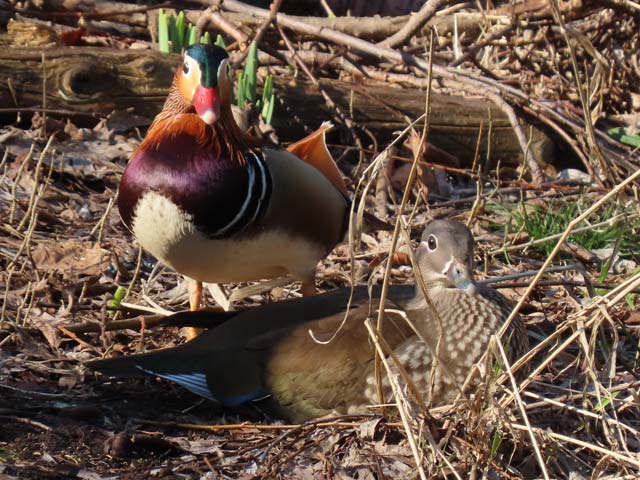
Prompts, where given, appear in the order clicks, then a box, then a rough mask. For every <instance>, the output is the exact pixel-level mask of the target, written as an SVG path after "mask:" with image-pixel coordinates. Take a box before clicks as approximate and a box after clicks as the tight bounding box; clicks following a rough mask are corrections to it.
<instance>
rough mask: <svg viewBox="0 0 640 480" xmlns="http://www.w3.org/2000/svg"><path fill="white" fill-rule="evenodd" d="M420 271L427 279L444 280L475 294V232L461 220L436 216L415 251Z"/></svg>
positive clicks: (432, 280)
mask: <svg viewBox="0 0 640 480" xmlns="http://www.w3.org/2000/svg"><path fill="white" fill-rule="evenodd" d="M416 256H417V260H418V265H419V267H420V274H421V275H422V276H423V277H424V278H425V280H426V281H427V283H429V282H434V281H444V282H445V283H448V284H450V285H451V286H455V287H457V288H459V289H461V290H464V291H465V292H467V293H469V294H470V295H473V294H474V293H475V292H476V285H475V283H474V281H473V235H472V234H471V231H470V230H469V229H468V228H467V227H466V226H465V225H463V224H462V223H460V222H457V221H454V220H434V221H432V222H431V223H429V224H428V225H427V226H426V227H425V229H424V232H423V233H422V238H421V240H420V245H419V246H418V249H417V252H416Z"/></svg>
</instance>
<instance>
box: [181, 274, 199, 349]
mask: <svg viewBox="0 0 640 480" xmlns="http://www.w3.org/2000/svg"><path fill="white" fill-rule="evenodd" d="M187 281H188V282H189V286H188V288H189V310H191V311H192V312H197V311H198V310H200V303H201V302H202V282H198V281H197V280H194V279H192V278H189V279H187ZM182 330H183V334H184V336H185V337H186V339H187V340H193V339H194V338H196V337H197V336H198V335H199V334H200V329H199V328H195V327H185V328H183V329H182Z"/></svg>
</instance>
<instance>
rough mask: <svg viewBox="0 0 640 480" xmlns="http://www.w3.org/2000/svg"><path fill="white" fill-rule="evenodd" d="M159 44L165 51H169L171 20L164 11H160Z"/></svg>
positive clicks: (162, 50)
mask: <svg viewBox="0 0 640 480" xmlns="http://www.w3.org/2000/svg"><path fill="white" fill-rule="evenodd" d="M158 46H159V47H160V51H161V52H163V53H169V21H168V20H167V16H166V15H165V13H164V11H163V10H162V9H160V11H159V12H158Z"/></svg>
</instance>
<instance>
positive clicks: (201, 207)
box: [118, 133, 264, 237]
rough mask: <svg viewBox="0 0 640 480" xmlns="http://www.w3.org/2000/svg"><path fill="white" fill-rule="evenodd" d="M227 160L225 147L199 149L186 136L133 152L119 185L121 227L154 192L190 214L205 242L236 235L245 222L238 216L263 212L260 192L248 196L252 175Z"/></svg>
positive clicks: (128, 222)
mask: <svg viewBox="0 0 640 480" xmlns="http://www.w3.org/2000/svg"><path fill="white" fill-rule="evenodd" d="M229 157H230V155H229V154H228V152H227V151H226V149H225V148H224V147H222V148H220V149H218V148H216V147H215V146H214V147H213V148H210V147H207V146H202V145H199V144H198V143H197V142H196V141H195V139H194V138H193V137H192V136H190V135H188V134H187V133H179V134H177V135H175V136H171V137H169V138H166V139H163V140H161V141H160V142H159V143H158V144H157V146H155V148H145V149H142V148H141V149H138V150H137V151H136V153H135V154H134V156H133V158H132V159H131V161H130V162H129V165H128V166H127V168H126V170H125V172H124V175H123V177H122V180H121V181H120V190H119V194H118V208H119V210H120V215H121V216H122V219H123V220H124V222H125V224H126V225H127V226H129V228H131V227H132V224H133V217H134V215H135V212H136V205H137V203H138V201H139V200H140V199H141V198H142V197H143V196H144V194H145V193H147V192H151V191H153V192H156V193H159V194H160V195H162V196H164V197H166V198H168V199H169V200H170V201H171V202H173V203H174V204H176V205H177V206H178V207H179V208H180V209H181V210H183V211H184V212H186V213H187V214H189V215H190V216H191V219H192V221H193V223H194V224H195V225H196V227H197V228H198V230H200V231H201V232H202V233H204V234H205V235H207V236H212V237H217V236H228V235H231V234H233V233H236V232H237V231H239V230H241V229H242V228H243V227H244V226H246V222H242V221H239V220H244V219H243V218H239V214H242V213H243V210H244V211H245V213H246V215H247V216H248V217H249V218H250V219H251V218H255V217H256V216H257V215H256V214H257V213H259V212H258V211H259V210H261V209H263V208H264V206H263V205H261V204H260V195H259V193H260V192H257V193H258V194H257V195H256V194H255V193H256V192H252V190H255V189H256V185H255V183H256V182H255V176H256V175H255V172H252V171H251V170H250V169H248V168H247V167H246V166H244V165H239V164H237V163H235V162H232V161H231V160H230V158H229ZM252 179H253V180H254V181H253V182H252V181H251V180H252ZM247 199H248V200H247ZM240 216H242V215H240ZM158 228H162V226H161V225H159V226H158Z"/></svg>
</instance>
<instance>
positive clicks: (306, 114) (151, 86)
mask: <svg viewBox="0 0 640 480" xmlns="http://www.w3.org/2000/svg"><path fill="white" fill-rule="evenodd" d="M179 62H180V57H179V56H178V55H167V54H160V53H158V52H156V51H152V50H115V49H108V48H88V47H87V48H84V47H83V48H77V47H66V48H64V47H62V48H51V49H7V50H5V51H2V52H0V79H1V80H0V108H2V109H4V111H5V112H6V111H7V110H8V111H11V110H12V109H16V110H18V109H20V108H31V109H33V108H34V107H35V108H38V107H40V108H42V107H46V108H48V109H64V110H67V111H73V112H78V113H87V112H91V113H96V114H100V115H108V114H109V113H111V112H112V111H114V110H128V111H130V112H132V113H135V114H137V115H141V116H144V117H147V118H148V119H149V121H151V119H152V118H153V116H154V115H155V114H156V113H157V112H158V111H159V110H160V109H161V108H162V103H163V102H164V99H165V97H166V94H167V91H168V86H169V85H170V83H171V80H172V78H173V74H174V72H175V70H176V68H177V66H178V65H179ZM275 83H276V93H277V98H278V100H279V103H278V104H277V105H276V113H275V115H274V122H273V123H274V127H275V128H276V130H277V131H278V133H279V134H280V137H281V139H282V140H284V141H290V140H293V139H296V138H299V137H300V136H301V135H303V134H304V133H305V126H304V125H303V124H301V123H299V124H297V123H296V122H293V121H292V118H295V117H298V118H300V119H302V120H303V121H304V124H305V125H307V126H308V127H311V128H314V127H317V126H318V125H319V124H320V123H321V122H322V121H325V120H329V119H331V118H332V116H333V110H330V109H329V108H328V107H326V106H325V102H324V99H323V97H322V94H321V92H320V90H319V88H318V87H317V86H314V85H312V84H310V83H307V82H303V81H300V80H295V81H292V80H291V79H290V78H277V79H276V82H275ZM320 87H321V88H322V89H324V90H325V92H326V93H327V94H328V95H329V96H330V97H331V98H332V99H333V101H334V102H335V103H336V104H338V105H339V106H340V107H341V109H342V111H343V112H351V115H352V117H353V119H354V121H355V123H356V124H359V125H362V126H364V127H366V128H367V129H369V130H371V131H373V132H374V133H375V135H376V137H377V139H378V141H379V143H380V144H382V145H384V143H385V142H387V141H388V140H389V139H390V138H391V137H392V136H393V133H394V132H395V131H398V130H402V129H404V128H405V127H406V126H407V118H409V119H412V118H416V117H418V116H419V115H421V114H422V113H423V111H424V98H425V91H424V90H420V89H415V88H398V87H396V88H394V87H390V86H388V85H386V84H380V83H373V82H362V83H351V82H345V81H338V80H330V79H321V80H320ZM489 125H490V126H491V140H490V141H487V139H486V132H487V131H488V129H489ZM524 128H525V130H526V131H527V132H528V131H529V130H530V129H529V127H528V126H527V125H524ZM481 129H483V130H484V138H483V139H482V140H481V142H480V147H481V149H480V152H484V151H486V150H487V149H488V148H490V151H491V159H492V161H497V160H501V161H502V162H503V164H507V165H511V166H516V165H517V164H518V163H519V162H520V161H521V160H522V151H521V148H520V145H519V143H518V141H517V139H516V137H515V135H514V133H513V129H512V128H511V126H510V122H509V120H508V119H507V118H506V116H505V115H504V113H503V112H502V111H501V110H500V109H498V108H496V107H495V106H494V105H493V104H492V103H491V102H489V101H487V100H485V99H481V98H474V97H456V96H449V95H439V94H434V95H432V99H431V115H430V136H429V141H430V142H431V143H432V144H434V145H436V146H438V147H441V148H443V149H444V150H446V151H447V152H449V153H451V154H452V155H455V156H457V157H458V158H459V159H460V160H461V162H462V163H463V164H467V165H468V164H470V162H471V161H472V159H473V156H474V152H475V151H476V145H477V143H478V135H479V132H480V130H481ZM345 130H346V129H345ZM531 131H532V132H533V137H532V138H533V140H532V145H533V146H535V145H542V147H541V148H546V147H548V146H549V145H550V142H549V140H548V138H547V137H546V135H544V134H543V133H542V132H541V131H539V130H538V129H536V128H533V127H532V128H531ZM344 138H345V140H346V141H349V138H350V137H349V136H348V135H345V137H344ZM539 158H544V159H545V160H546V161H547V162H549V161H550V158H549V156H548V155H540V156H539ZM505 162H506V163H505Z"/></svg>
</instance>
